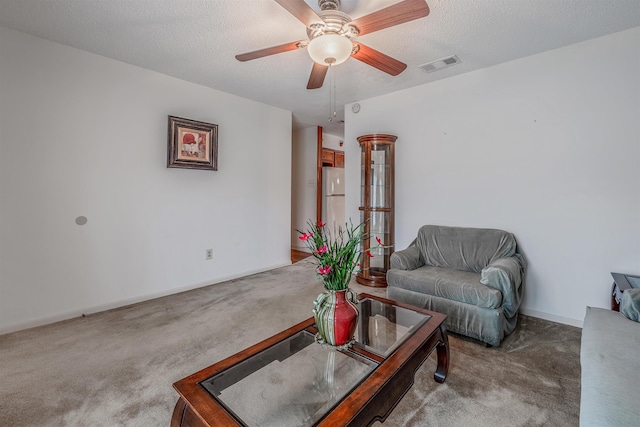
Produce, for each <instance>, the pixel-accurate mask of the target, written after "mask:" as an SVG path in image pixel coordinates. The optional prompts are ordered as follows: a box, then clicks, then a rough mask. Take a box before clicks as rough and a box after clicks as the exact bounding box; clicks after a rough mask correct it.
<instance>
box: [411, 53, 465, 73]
mask: <svg viewBox="0 0 640 427" xmlns="http://www.w3.org/2000/svg"><path fill="white" fill-rule="evenodd" d="M458 62H460V58H458V57H457V56H456V55H453V56H448V57H446V58H442V59H438V60H437V61H433V62H429V63H427V64H422V65H420V68H422V69H423V70H425V71H426V72H427V73H431V72H433V71H438V70H441V69H443V68H446V67H450V66H452V65H455V64H457V63H458Z"/></svg>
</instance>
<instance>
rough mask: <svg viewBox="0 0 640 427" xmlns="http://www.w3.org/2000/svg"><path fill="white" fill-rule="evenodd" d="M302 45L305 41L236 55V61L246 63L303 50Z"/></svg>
mask: <svg viewBox="0 0 640 427" xmlns="http://www.w3.org/2000/svg"><path fill="white" fill-rule="evenodd" d="M301 43H304V41H298V42H291V43H285V44H281V45H279V46H271V47H267V48H265V49H259V50H254V51H253V52H247V53H241V54H240V55H236V59H237V60H238V61H241V62H244V61H251V60H252V59H258V58H262V57H264V56H269V55H275V54H276V53H282V52H288V51H290V50H296V49H300V48H302V47H303V46H302V45H301Z"/></svg>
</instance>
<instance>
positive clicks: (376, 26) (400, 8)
mask: <svg viewBox="0 0 640 427" xmlns="http://www.w3.org/2000/svg"><path fill="white" fill-rule="evenodd" d="M428 14H429V6H428V5H427V3H426V2H425V0H404V1H401V2H400V3H396V4H394V5H391V6H389V7H385V8H384V9H380V10H378V11H377V12H373V13H370V14H369V15H365V16H363V17H360V18H358V19H356V20H354V21H351V23H350V24H351V25H352V26H354V27H356V28H357V29H358V32H359V33H358V35H359V36H362V35H364V34H369V33H373V32H374V31H378V30H382V29H384V28H389V27H393V26H394V25H398V24H403V23H405V22H409V21H413V20H414V19H418V18H423V17H425V16H427V15H428Z"/></svg>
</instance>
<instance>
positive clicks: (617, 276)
mask: <svg viewBox="0 0 640 427" xmlns="http://www.w3.org/2000/svg"><path fill="white" fill-rule="evenodd" d="M611 276H613V285H611V310H613V311H620V301H622V293H623V292H624V291H626V290H627V289H631V288H639V287H640V276H632V275H630V274H622V273H611Z"/></svg>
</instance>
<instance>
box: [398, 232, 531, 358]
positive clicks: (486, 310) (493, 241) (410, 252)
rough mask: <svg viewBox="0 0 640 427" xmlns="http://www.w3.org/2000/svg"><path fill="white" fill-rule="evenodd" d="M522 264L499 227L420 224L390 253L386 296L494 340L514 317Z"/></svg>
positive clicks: (453, 327)
mask: <svg viewBox="0 0 640 427" xmlns="http://www.w3.org/2000/svg"><path fill="white" fill-rule="evenodd" d="M525 267H526V263H525V260H524V258H523V257H522V255H520V254H519V253H517V246H516V239H515V237H514V236H513V234H511V233H508V232H506V231H503V230H494V229H485V228H462V227H443V226H435V225H425V226H423V227H421V228H420V230H419V231H418V236H417V237H416V239H415V240H414V241H413V243H411V245H410V246H409V247H408V248H407V249H405V250H402V251H398V252H395V253H394V254H393V255H391V268H390V269H389V270H388V271H387V284H388V288H387V295H388V297H389V298H391V299H394V300H396V301H401V302H405V303H408V304H412V305H415V306H418V307H424V308H427V309H429V310H433V311H437V312H440V313H444V314H446V315H447V321H446V326H447V329H448V330H450V331H452V332H456V333H459V334H462V335H465V336H468V337H471V338H475V339H477V340H480V341H483V342H485V343H487V344H490V345H495V346H497V345H500V342H501V341H502V339H503V338H504V337H505V335H508V334H510V333H511V332H512V331H513V329H514V328H515V326H516V322H517V320H518V310H519V308H520V302H521V300H522V293H523V278H524V272H525Z"/></svg>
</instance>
